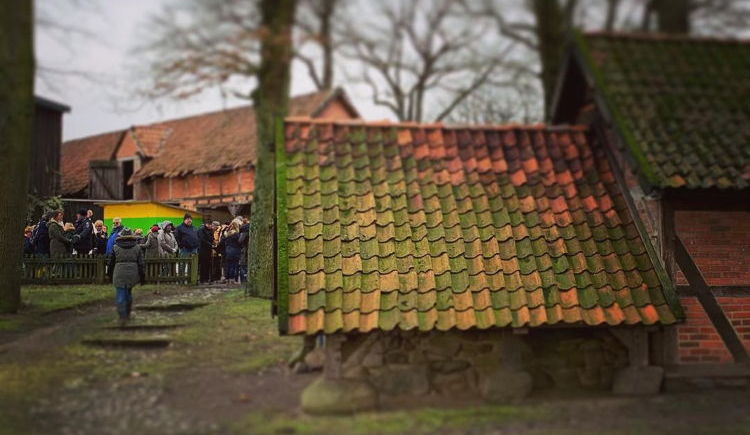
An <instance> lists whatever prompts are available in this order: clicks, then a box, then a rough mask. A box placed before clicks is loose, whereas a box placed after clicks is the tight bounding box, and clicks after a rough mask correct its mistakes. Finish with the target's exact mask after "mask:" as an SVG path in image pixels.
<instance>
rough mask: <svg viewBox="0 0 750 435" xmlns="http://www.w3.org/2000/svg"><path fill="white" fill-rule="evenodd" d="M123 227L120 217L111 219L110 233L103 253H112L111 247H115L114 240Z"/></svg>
mask: <svg viewBox="0 0 750 435" xmlns="http://www.w3.org/2000/svg"><path fill="white" fill-rule="evenodd" d="M123 228H124V227H123V226H122V219H120V218H118V217H116V218H114V219H112V233H110V235H109V238H108V239H107V250H106V251H105V252H104V254H105V255H107V256H109V255H111V254H112V248H114V247H115V240H117V237H118V236H119V234H120V231H122V229H123Z"/></svg>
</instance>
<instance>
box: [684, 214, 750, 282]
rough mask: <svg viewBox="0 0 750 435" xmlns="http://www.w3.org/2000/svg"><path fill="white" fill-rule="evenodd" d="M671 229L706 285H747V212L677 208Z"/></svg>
mask: <svg viewBox="0 0 750 435" xmlns="http://www.w3.org/2000/svg"><path fill="white" fill-rule="evenodd" d="M675 229H676V230H677V234H678V235H679V236H680V238H681V239H682V241H683V242H684V243H685V247H686V248H687V250H688V252H690V255H691V256H692V257H693V260H694V261H695V263H696V264H697V265H698V268H699V269H700V270H701V272H702V273H703V276H704V277H705V278H706V281H708V284H709V285H712V286H733V285H744V286H750V212H742V211H738V212H726V211H677V212H676V213H675ZM686 284H687V281H685V278H684V276H683V275H682V273H678V275H677V285H686Z"/></svg>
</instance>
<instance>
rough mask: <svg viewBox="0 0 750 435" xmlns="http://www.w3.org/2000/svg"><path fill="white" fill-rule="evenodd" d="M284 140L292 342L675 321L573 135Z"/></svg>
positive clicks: (368, 127)
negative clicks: (354, 334) (386, 333)
mask: <svg viewBox="0 0 750 435" xmlns="http://www.w3.org/2000/svg"><path fill="white" fill-rule="evenodd" d="M285 134H286V144H285V147H284V149H283V150H281V151H282V152H284V158H285V159H286V164H285V165H284V166H283V167H284V170H285V172H286V174H285V177H284V180H285V187H283V189H284V194H285V195H286V201H285V202H286V205H287V208H286V210H285V213H282V216H286V218H285V219H286V221H282V222H279V225H287V226H288V231H287V234H288V239H287V240H286V241H285V243H287V250H286V252H287V253H288V256H287V257H286V258H285V259H283V260H282V264H286V265H287V266H286V267H287V269H286V270H287V273H288V286H287V288H286V289H282V290H281V291H285V292H286V296H287V297H288V304H287V305H286V307H285V309H286V314H287V315H288V325H287V326H288V332H290V333H293V334H315V333H319V332H324V333H333V332H339V331H345V332H350V331H359V332H367V331H371V330H373V329H381V330H390V329H396V328H398V329H418V330H422V331H428V330H432V329H438V330H447V329H451V328H457V329H462V330H463V329H469V328H480V329H484V328H489V327H504V326H514V327H524V326H531V327H536V326H540V325H544V324H555V323H559V322H563V323H582V324H586V325H600V324H608V325H619V324H636V323H642V324H653V323H657V322H660V323H664V324H670V323H674V322H675V321H677V318H676V316H675V314H674V312H673V310H672V308H670V306H669V305H668V304H667V302H666V301H667V300H669V299H670V298H667V297H665V292H666V291H669V290H665V289H664V288H663V287H662V285H661V284H660V282H659V280H658V278H657V277H656V274H655V272H654V270H653V265H652V264H651V262H650V259H649V257H648V256H647V255H646V254H645V251H646V249H645V248H644V245H643V241H642V240H641V239H640V237H639V235H638V233H637V232H636V231H634V229H633V228H630V227H632V223H631V222H632V218H631V217H630V215H629V212H628V209H627V207H626V205H625V204H624V203H623V202H622V201H621V200H620V199H619V197H620V196H621V193H620V190H619V187H618V186H617V185H616V184H615V181H614V177H612V174H611V173H610V171H611V169H610V167H609V165H608V164H607V163H606V157H605V154H604V152H603V150H602V149H600V147H599V146H598V145H595V144H590V143H588V142H587V139H586V136H585V130H584V129H582V128H580V127H578V126H576V127H570V128H558V127H556V128H546V127H544V126H531V127H523V126H512V127H505V126H501V127H482V128H474V127H472V128H455V127H442V126H441V125H429V126H420V125H417V124H412V123H408V124H405V123H377V124H374V123H362V122H361V121H360V122H330V121H321V120H310V119H304V120H287V124H286V128H285Z"/></svg>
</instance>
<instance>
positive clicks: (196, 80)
mask: <svg viewBox="0 0 750 435" xmlns="http://www.w3.org/2000/svg"><path fill="white" fill-rule="evenodd" d="M300 3H301V5H302V6H304V7H302V8H300V14H299V15H300V17H299V18H298V19H297V25H298V30H297V31H296V32H295V33H296V34H297V35H298V36H297V37H298V40H299V42H298V43H297V44H295V45H298V46H299V47H300V48H299V49H298V50H297V51H295V53H294V54H295V55H296V56H297V58H298V59H299V60H300V61H301V62H302V63H303V64H304V65H305V66H306V68H307V69H308V71H309V73H310V77H311V79H312V81H313V82H314V83H315V85H316V87H318V88H319V89H326V88H331V87H332V85H333V66H334V65H333V50H334V44H333V41H332V38H331V26H332V24H333V18H334V14H335V12H336V10H337V5H338V1H337V0H305V1H302V2H300ZM258 4H259V1H258V0H179V1H174V2H170V3H168V4H166V5H165V6H164V7H163V8H162V10H161V11H160V13H159V14H158V15H155V16H152V17H151V19H150V20H149V22H148V25H147V29H151V30H153V33H152V36H151V37H149V38H148V39H147V40H146V42H145V43H144V44H142V45H140V46H138V47H136V49H135V50H134V51H135V52H137V53H139V55H142V54H143V53H145V55H146V56H145V57H146V59H147V60H148V61H147V62H146V63H145V64H143V65H140V68H142V71H138V75H139V76H144V77H147V78H148V82H147V83H146V84H145V85H144V86H143V88H142V94H143V95H144V96H146V97H148V98H156V99H158V98H172V99H185V98H190V97H193V96H195V95H197V94H200V93H201V92H203V91H204V90H206V89H211V88H218V89H220V90H221V91H222V93H224V94H228V95H232V96H234V97H238V98H243V99H251V98H252V97H251V89H253V84H254V82H255V79H256V75H257V74H258V68H259V66H260V65H259V62H260V53H259V50H260V45H261V40H262V38H263V36H264V35H263V32H264V31H265V30H263V29H262V26H261V22H260V16H261V14H260V11H259V9H258V8H259V6H258ZM305 49H307V50H309V51H313V52H315V51H316V50H319V51H320V52H321V53H322V56H321V58H322V60H321V61H316V59H314V58H313V57H312V56H311V55H310V54H309V53H307V52H305Z"/></svg>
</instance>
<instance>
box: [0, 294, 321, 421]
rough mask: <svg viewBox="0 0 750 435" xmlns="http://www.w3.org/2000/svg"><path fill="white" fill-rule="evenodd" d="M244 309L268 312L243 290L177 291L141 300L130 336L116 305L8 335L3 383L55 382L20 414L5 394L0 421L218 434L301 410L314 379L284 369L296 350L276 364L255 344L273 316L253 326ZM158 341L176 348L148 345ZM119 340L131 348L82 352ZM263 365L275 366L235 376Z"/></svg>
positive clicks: (0, 358)
mask: <svg viewBox="0 0 750 435" xmlns="http://www.w3.org/2000/svg"><path fill="white" fill-rule="evenodd" d="M228 296H231V297H232V298H234V299H232V300H227V298H228ZM243 303H244V304H258V303H260V304H264V305H267V303H266V302H258V301H253V300H245V299H244V298H242V297H241V291H240V290H238V289H236V288H234V289H232V288H225V287H211V288H201V289H194V288H176V289H169V290H165V291H163V292H162V293H161V294H159V295H154V294H149V295H142V296H140V297H138V298H137V299H136V301H135V304H136V310H135V318H134V320H133V321H132V322H131V325H132V326H135V327H134V328H132V329H129V330H124V331H123V330H120V329H117V328H112V326H113V320H114V308H113V306H112V305H111V304H91V305H88V306H86V307H84V308H82V309H76V310H69V311H68V312H59V313H55V314H53V315H50V316H49V318H48V319H45V320H49V323H51V324H49V325H48V326H43V327H40V328H38V329H36V330H33V331H31V332H29V333H26V334H25V335H23V336H21V337H15V339H13V338H14V337H12V336H8V335H6V336H5V337H4V338H5V342H4V343H3V344H0V381H2V379H3V377H2V370H3V368H5V369H6V371H9V370H10V369H11V368H13V367H19V366H20V367H23V366H24V365H27V364H29V363H31V367H28V368H29V369H30V370H31V371H40V372H41V373H42V376H41V377H42V378H45V377H50V382H49V384H48V385H42V386H38V385H32V386H30V390H29V393H30V394H29V395H28V396H29V397H27V398H26V399H25V400H24V402H25V403H23V406H18V404H17V405H16V406H15V409H13V408H14V406H13V405H12V404H9V403H8V402H13V401H14V399H16V398H17V397H18V396H21V395H22V394H23V391H18V392H17V393H19V394H16V395H15V396H14V395H5V394H3V393H4V392H3V391H0V418H2V417H3V411H2V409H3V408H5V412H6V413H7V414H8V415H9V416H10V417H11V421H13V422H14V423H13V425H11V426H10V427H13V430H12V432H13V433H62V434H93V433H97V434H109V433H112V434H116V433H118V434H119V433H154V434H156V433H159V434H173V433H174V434H179V433H191V434H192V433H220V432H222V431H223V429H222V428H224V427H226V426H227V424H228V423H229V422H232V421H235V420H237V419H239V418H241V417H242V416H244V415H246V414H248V413H250V412H253V411H259V410H260V411H264V410H268V411H272V412H273V411H281V410H283V409H286V408H289V407H290V406H291V407H296V405H297V401H298V397H299V393H300V391H301V390H302V389H303V388H304V386H306V385H307V384H308V383H309V382H310V381H311V380H312V379H313V377H314V375H293V374H290V373H289V371H288V370H287V369H286V367H285V365H284V364H283V363H282V362H281V359H283V358H286V357H287V356H288V352H287V350H289V349H292V348H293V343H285V345H286V346H285V347H284V349H283V352H280V351H278V350H274V351H275V352H276V351H278V352H277V353H278V355H276V357H275V359H274V358H270V359H269V358H268V356H269V355H266V354H264V352H265V353H268V348H269V346H271V347H273V343H271V344H270V345H269V338H270V335H269V331H266V330H263V331H262V332H263V335H258V337H260V338H259V339H257V340H253V339H252V338H253V333H255V334H259V332H258V329H257V328H256V329H255V330H252V326H253V325H252V324H253V321H255V320H259V321H262V322H265V323H266V324H269V325H271V326H272V323H271V322H269V320H270V319H268V317H266V316H267V311H266V313H263V312H262V311H260V314H265V316H263V317H261V318H260V319H253V318H252V317H250V315H252V314H254V313H255V312H254V311H253V312H252V313H250V314H247V313H243V314H244V315H239V313H236V311H237V310H238V309H240V308H241V304H243ZM139 308H140V309H139ZM263 311H265V310H263ZM204 313H205V315H204ZM258 317H260V316H258ZM45 323H47V322H45ZM269 325H266V328H268V326H269ZM144 326H145V327H144ZM165 326H166V327H165ZM212 331H213V332H212ZM273 332H275V331H273ZM238 337H239V338H238ZM206 338H208V339H206ZM275 339H276V340H278V338H277V337H275ZM97 340H98V341H97ZM159 340H163V341H165V342H167V343H169V345H168V347H166V348H163V347H152V346H151V345H150V344H148V343H153V342H155V341H159ZM112 341H114V342H115V343H126V344H127V346H124V345H119V346H114V347H112V346H110V345H105V346H103V347H101V346H96V345H93V346H92V345H85V344H82V343H101V342H104V343H108V344H111V343H112ZM224 341H226V343H224V344H220V345H219V346H217V342H219V343H222V342H224ZM238 341H239V342H238ZM143 343H146V344H145V345H143ZM230 347H231V348H230ZM225 348H227V349H225ZM232 349H235V350H237V349H239V350H237V352H239V353H237V352H235V351H234V350H232ZM253 354H255V355H253ZM244 355H247V357H248V358H247V359H245V358H244ZM271 356H273V352H271ZM260 357H263V358H265V359H261V360H260V361H266V360H268V363H260V362H259V363H257V364H255V366H252V367H251V368H250V369H242V368H240V369H238V368H237V367H239V366H240V365H241V364H242V363H244V362H245V361H251V362H252V361H255V359H254V358H260ZM79 358H80V360H79ZM229 363H231V364H234V366H232V365H231V364H229ZM58 371H59V373H58ZM26 375H27V376H29V378H30V377H32V376H33V374H28V373H27V374H26ZM22 376H23V375H22ZM29 380H31V379H29ZM21 383H23V380H21ZM32 384H33V382H32ZM280 386H283V388H280ZM21 389H23V386H21ZM14 425H15V427H14ZM0 426H1V425H0ZM2 430H3V429H2V427H0V432H2ZM19 431H20V432H19Z"/></svg>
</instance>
